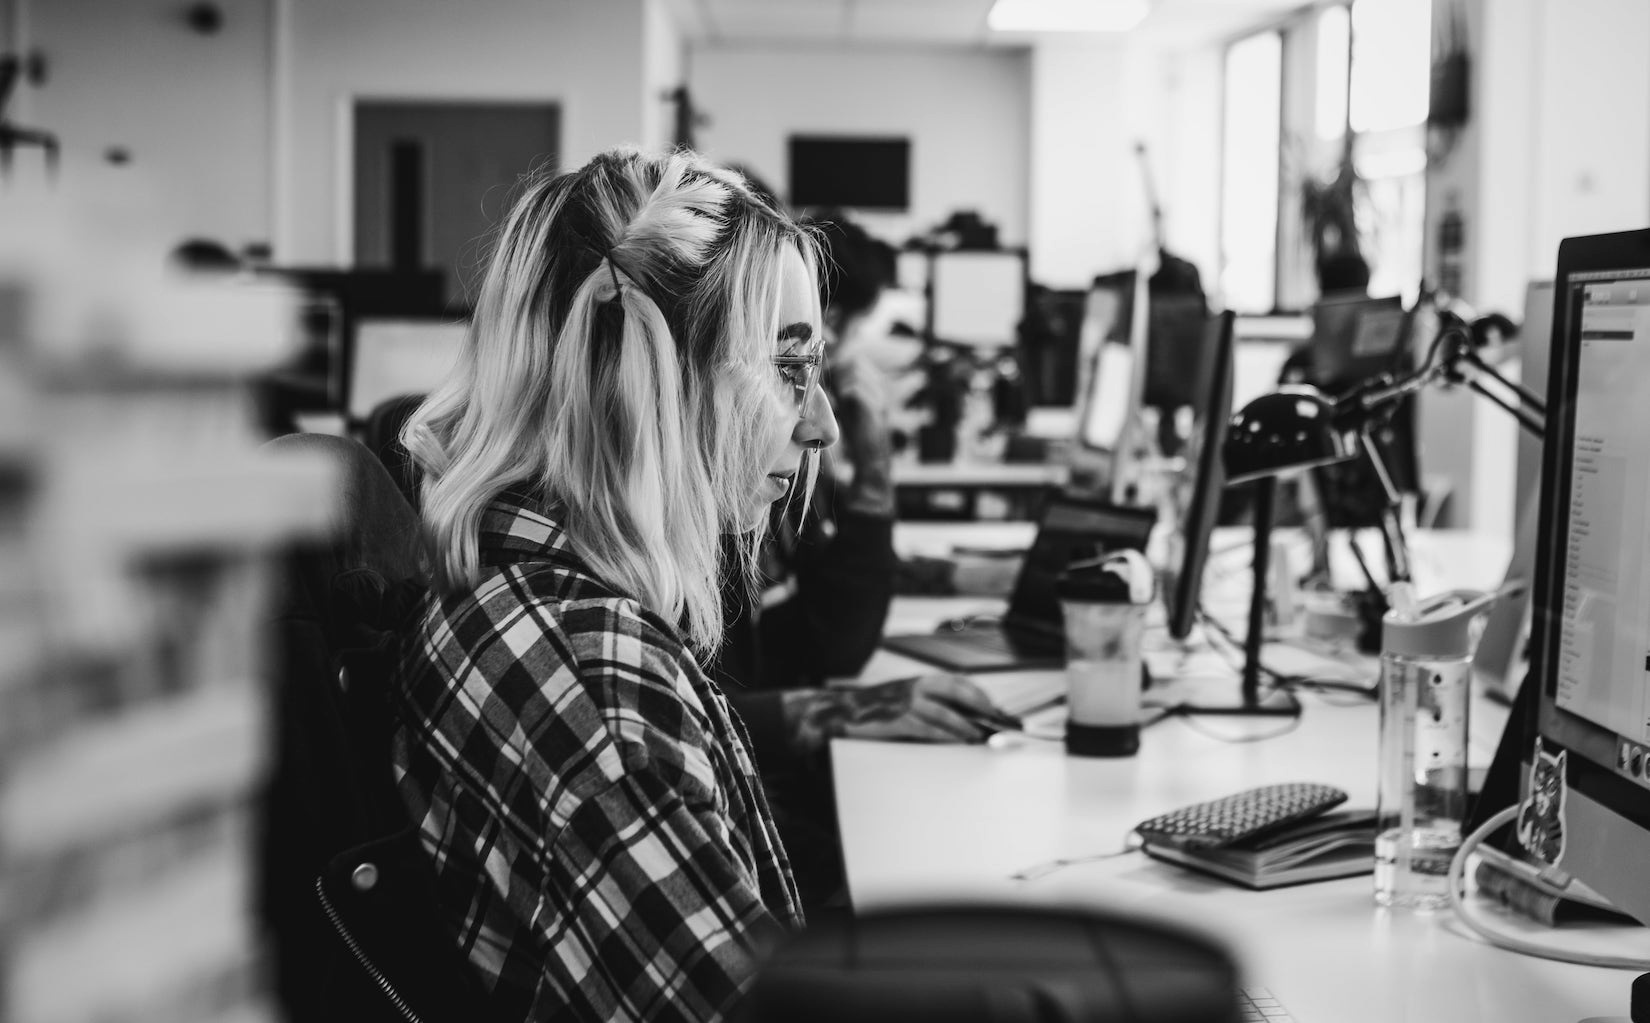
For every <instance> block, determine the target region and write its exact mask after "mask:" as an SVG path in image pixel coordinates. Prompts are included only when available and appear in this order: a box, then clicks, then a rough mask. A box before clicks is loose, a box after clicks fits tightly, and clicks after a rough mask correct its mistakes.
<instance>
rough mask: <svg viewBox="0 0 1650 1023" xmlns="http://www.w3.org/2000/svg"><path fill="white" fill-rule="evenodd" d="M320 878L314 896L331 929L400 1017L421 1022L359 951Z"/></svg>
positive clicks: (386, 979) (387, 980)
mask: <svg viewBox="0 0 1650 1023" xmlns="http://www.w3.org/2000/svg"><path fill="white" fill-rule="evenodd" d="M322 880H323V879H322V878H319V877H317V878H316V879H315V896H316V898H318V899H320V900H321V910H322V911H323V912H324V913H326V915H327V921H328V922H329V923H331V924H332V929H333V930H334V931H337V932H338V936H339V937H340V938H342V939H344V944H345V945H346V946H348V947H349V950H350V954H351V955H353V956H355V961H356V962H358V963H360V964H361V968H362V969H363V970H366V971H367V976H369V977H371V978H372V979H373V981H374V983H376V984H377V985H378V987H379V990H381V991H383V992H384V997H386V998H388V999H389V1000H390V1002H391V1003H392V1004H394V1006H395V1008H396V1010H397V1011H399V1012H400V1013H401V1016H402V1018H403V1019H405V1020H407V1023H423V1020H421V1019H419V1017H418V1014H417V1013H415V1012H413V1011H412V1008H411V1007H410V1006H408V1005H407V1001H406V999H404V998H402V997H401V993H400V992H399V991H397V990H395V985H393V984H391V983H390V981H389V978H388V977H385V976H384V974H383V972H382V971H381V970H379V969H378V967H376V966H374V965H373V964H372V960H370V959H368V958H367V954H366V953H365V952H363V951H361V946H360V945H359V944H357V943H356V941H355V936H354V935H352V934H351V933H350V932H349V928H347V927H345V926H344V921H343V919H342V918H340V917H339V916H338V911H337V910H336V909H334V908H333V906H332V900H331V899H329V898H327V892H326V888H325V887H323V885H322V883H321V882H322Z"/></svg>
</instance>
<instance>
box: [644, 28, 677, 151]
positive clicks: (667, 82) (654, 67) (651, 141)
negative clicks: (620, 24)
mask: <svg viewBox="0 0 1650 1023" xmlns="http://www.w3.org/2000/svg"><path fill="white" fill-rule="evenodd" d="M686 61H687V51H686V44H685V43H684V42H683V40H682V33H681V30H680V29H679V28H678V27H677V25H676V21H675V18H673V17H672V15H671V13H670V9H669V8H668V6H667V5H666V0H642V95H641V103H642V112H641V117H642V133H641V142H642V144H643V145H645V146H665V145H668V144H669V143H670V142H671V141H672V140H673V139H672V135H673V130H672V129H673V128H674V126H675V119H676V118H675V107H674V106H673V105H672V104H670V103H667V102H666V101H665V99H664V96H665V94H666V93H667V92H669V91H670V90H671V89H674V88H676V87H677V86H678V85H681V84H683V82H684V76H685V74H686V72H687V62H686Z"/></svg>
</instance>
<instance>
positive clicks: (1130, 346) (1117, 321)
mask: <svg viewBox="0 0 1650 1023" xmlns="http://www.w3.org/2000/svg"><path fill="white" fill-rule="evenodd" d="M1138 280H1139V277H1138V275H1137V274H1135V273H1134V272H1133V271H1125V272H1123V273H1119V274H1108V275H1106V276H1103V277H1097V278H1095V280H1094V285H1093V287H1091V288H1090V289H1089V293H1088V300H1087V303H1086V304H1085V306H1084V310H1083V322H1082V325H1081V326H1080V327H1079V328H1078V333H1077V351H1078V361H1077V442H1078V444H1080V445H1082V446H1083V447H1085V448H1088V449H1090V450H1092V451H1099V452H1105V453H1108V454H1109V453H1112V452H1115V451H1116V450H1117V448H1118V446H1119V445H1120V444H1121V443H1122V440H1123V430H1124V428H1125V427H1126V426H1127V425H1128V421H1129V416H1130V415H1131V414H1132V413H1133V411H1134V406H1135V401H1134V390H1135V389H1134V384H1135V377H1136V376H1137V373H1136V372H1135V349H1136V347H1137V346H1136V345H1135V340H1136V335H1137V331H1136V329H1135V323H1134V308H1135V290H1136V287H1137V284H1138Z"/></svg>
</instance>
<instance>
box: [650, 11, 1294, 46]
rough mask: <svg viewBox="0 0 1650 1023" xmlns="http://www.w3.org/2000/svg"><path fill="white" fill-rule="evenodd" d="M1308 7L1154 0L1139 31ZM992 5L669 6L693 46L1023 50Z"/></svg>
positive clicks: (1182, 29)
mask: <svg viewBox="0 0 1650 1023" xmlns="http://www.w3.org/2000/svg"><path fill="white" fill-rule="evenodd" d="M1309 2H1310V0H1152V13H1151V14H1150V15H1148V16H1147V18H1146V20H1145V21H1144V22H1142V23H1141V24H1140V26H1139V27H1138V28H1136V29H1135V30H1134V33H1135V34H1138V35H1143V36H1149V37H1152V38H1153V39H1155V40H1160V41H1162V42H1165V43H1178V44H1183V45H1195V44H1200V43H1207V42H1211V41H1214V40H1219V39H1224V38H1226V37H1229V36H1231V35H1234V34H1237V33H1240V32H1242V31H1243V30H1244V29H1246V28H1249V27H1253V26H1255V25H1258V24H1265V23H1266V22H1267V21H1269V20H1271V19H1274V18H1276V17H1277V16H1278V15H1280V14H1282V13H1284V12H1286V11H1289V10H1293V9H1297V8H1300V7H1302V6H1306V5H1307V4H1308V3H1309ZM991 3H992V0H671V8H672V10H673V11H674V13H675V15H676V20H677V23H678V24H679V25H681V27H682V30H683V32H684V34H685V35H686V36H687V39H688V41H689V42H690V43H699V44H708V45H729V46H744V45H757V44H774V43H784V44H807V45H843V44H852V45H905V46H910V45H919V46H1001V45H1008V46H1024V45H1026V44H1027V43H1029V42H1030V41H1032V39H1033V37H1032V36H1029V35H1027V34H1024V33H1015V34H1004V33H997V32H992V31H991V30H989V29H988V28H986V24H985V16H986V12H987V11H989V10H990V9H991Z"/></svg>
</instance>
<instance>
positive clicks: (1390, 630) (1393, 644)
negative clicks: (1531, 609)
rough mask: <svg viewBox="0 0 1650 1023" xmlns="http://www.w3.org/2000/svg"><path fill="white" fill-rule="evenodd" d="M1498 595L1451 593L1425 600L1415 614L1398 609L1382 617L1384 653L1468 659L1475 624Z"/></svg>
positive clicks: (1418, 606) (1471, 592) (1466, 591)
mask: <svg viewBox="0 0 1650 1023" xmlns="http://www.w3.org/2000/svg"><path fill="white" fill-rule="evenodd" d="M1497 596H1498V594H1495V593H1480V592H1478V591H1477V590H1450V591H1449V592H1447V593H1440V594H1438V595H1437V596H1436V597H1432V598H1429V599H1427V600H1424V601H1422V602H1421V603H1420V604H1418V605H1416V606H1415V610H1414V612H1413V614H1409V615H1405V614H1402V613H1400V612H1399V611H1398V610H1397V609H1396V608H1394V609H1393V610H1391V611H1388V612H1387V613H1386V614H1385V615H1384V616H1382V618H1381V652H1382V653H1383V654H1398V655H1400V656H1404V657H1439V658H1456V657H1466V656H1467V655H1468V654H1470V653H1472V633H1471V628H1472V621H1473V619H1474V618H1477V617H1478V616H1479V615H1481V614H1483V613H1484V612H1486V611H1488V610H1489V608H1490V605H1491V604H1493V603H1495V600H1496V597H1497Z"/></svg>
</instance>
